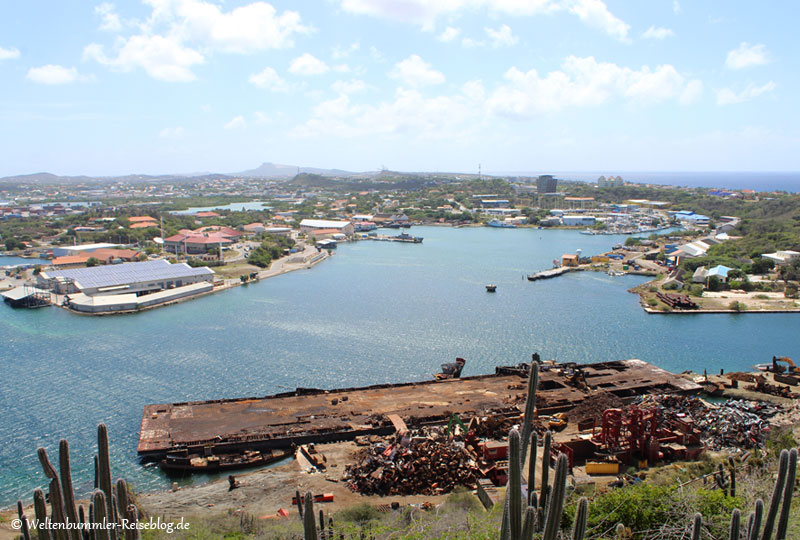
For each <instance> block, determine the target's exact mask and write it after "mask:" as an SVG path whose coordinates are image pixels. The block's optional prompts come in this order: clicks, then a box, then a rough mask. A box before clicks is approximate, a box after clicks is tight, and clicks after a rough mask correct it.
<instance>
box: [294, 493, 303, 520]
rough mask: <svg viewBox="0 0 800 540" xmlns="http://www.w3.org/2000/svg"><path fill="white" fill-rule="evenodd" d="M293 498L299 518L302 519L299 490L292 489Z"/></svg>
mask: <svg viewBox="0 0 800 540" xmlns="http://www.w3.org/2000/svg"><path fill="white" fill-rule="evenodd" d="M294 500H295V501H297V511H298V512H299V513H300V519H303V499H301V498H300V490H299V489H296V490H295V491H294Z"/></svg>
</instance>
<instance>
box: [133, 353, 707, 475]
mask: <svg viewBox="0 0 800 540" xmlns="http://www.w3.org/2000/svg"><path fill="white" fill-rule="evenodd" d="M542 366H543V367H542V370H541V374H540V382H539V391H538V393H537V411H538V414H553V413H556V412H562V411H568V410H570V409H572V408H573V407H575V406H576V405H577V404H578V403H580V402H581V401H583V400H584V399H585V398H586V397H588V396H589V395H591V393H592V392H596V391H605V392H610V393H612V394H615V395H617V396H618V397H620V398H622V399H623V400H626V399H633V398H634V397H636V396H639V395H643V394H655V393H658V394H665V393H667V394H668V393H682V394H690V393H697V392H699V391H700V390H701V387H700V386H698V385H696V384H694V383H693V382H691V381H689V380H686V379H683V378H681V377H679V376H676V375H674V374H672V373H670V372H668V371H665V370H663V369H660V368H657V367H655V366H653V365H651V364H648V363H646V362H643V361H641V360H635V359H634V360H621V361H612V362H601V363H596V364H583V365H580V366H577V368H578V369H577V371H576V365H575V364H551V365H548V364H547V363H544V364H542ZM565 366H566V367H565ZM576 373H579V374H580V377H576V376H575V375H576ZM526 382H527V365H526V364H520V365H519V366H509V367H498V368H496V369H495V373H494V374H492V375H479V376H473V377H463V378H454V379H446V380H434V381H425V382H412V383H402V384H382V385H374V386H368V387H362V388H344V389H337V390H318V389H297V390H295V391H293V392H286V393H282V394H276V395H272V396H266V397H251V398H239V399H220V400H212V401H192V402H182V403H172V404H156V405H146V406H145V407H144V412H143V415H142V423H141V429H140V432H139V444H138V448H137V450H138V452H139V455H140V457H141V458H142V459H144V460H158V459H163V458H164V457H165V456H166V454H167V452H169V451H173V450H176V449H187V450H188V451H189V452H198V451H202V450H203V449H207V448H209V447H212V448H214V451H215V452H243V451H245V450H270V449H282V448H289V447H292V446H293V445H301V444H307V443H324V442H333V441H340V440H353V439H355V438H356V437H359V436H366V435H388V434H390V433H394V432H395V431H402V430H403V429H406V426H410V427H413V426H422V425H433V424H441V423H446V422H447V421H448V420H449V419H450V417H451V415H452V414H457V415H459V416H498V417H518V416H519V415H520V413H521V410H522V409H523V408H524V403H525V397H526Z"/></svg>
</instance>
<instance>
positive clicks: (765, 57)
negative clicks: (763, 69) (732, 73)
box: [725, 41, 770, 69]
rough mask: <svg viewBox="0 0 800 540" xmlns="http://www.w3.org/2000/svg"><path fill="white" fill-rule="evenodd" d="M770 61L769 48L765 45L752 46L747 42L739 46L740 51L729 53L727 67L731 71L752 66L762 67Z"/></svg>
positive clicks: (735, 50) (726, 60) (726, 61)
mask: <svg viewBox="0 0 800 540" xmlns="http://www.w3.org/2000/svg"><path fill="white" fill-rule="evenodd" d="M769 61H770V58H769V53H768V52H767V47H766V46H765V45H763V44H758V45H750V44H749V43H747V42H746V41H743V42H742V43H740V44H739V48H738V49H734V50H732V51H730V52H729V53H728V57H727V58H726V59H725V65H726V66H727V67H728V68H730V69H744V68H747V67H751V66H761V65H764V64H768V63H769Z"/></svg>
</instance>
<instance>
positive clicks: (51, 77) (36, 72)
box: [26, 64, 82, 84]
mask: <svg viewBox="0 0 800 540" xmlns="http://www.w3.org/2000/svg"><path fill="white" fill-rule="evenodd" d="M26 77H27V78H28V79H30V80H32V81H33V82H36V83H40V84H69V83H73V82H75V81H77V80H79V79H81V78H82V77H81V76H80V75H79V74H78V70H77V69H75V68H74V67H72V68H66V67H64V66H58V65H54V64H47V65H46V66H41V67H35V68H31V69H29V70H28V74H27V75H26Z"/></svg>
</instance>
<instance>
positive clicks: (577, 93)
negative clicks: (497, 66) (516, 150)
mask: <svg viewBox="0 0 800 540" xmlns="http://www.w3.org/2000/svg"><path fill="white" fill-rule="evenodd" d="M505 79H506V81H507V82H506V83H505V84H503V85H501V86H499V87H498V88H497V89H496V90H495V91H494V92H493V93H492V95H491V96H490V98H489V100H488V103H489V107H490V109H491V110H492V111H493V112H495V113H496V114H500V115H508V116H513V117H530V116H534V115H536V114H543V113H551V112H557V111H560V110H562V109H564V108H567V107H586V106H595V105H600V104H603V103H607V102H609V101H611V100H612V99H614V98H621V99H627V100H630V101H632V102H635V103H639V104H648V103H659V102H663V101H666V100H669V99H674V98H681V96H684V94H685V95H686V97H685V99H696V97H697V96H696V94H697V91H698V86H697V85H698V83H699V81H698V82H692V81H690V82H689V83H686V82H685V79H684V77H683V76H681V75H680V74H679V73H678V72H677V70H676V69H675V68H674V67H673V66H671V65H669V64H666V65H661V66H658V67H657V68H655V69H650V68H649V67H647V66H643V67H642V68H641V69H639V70H633V69H630V68H627V67H621V66H618V65H616V64H613V63H609V62H598V61H597V60H595V59H594V58H593V57H591V56H590V57H586V58H579V57H576V56H570V57H568V58H567V59H566V60H565V62H564V64H563V65H562V66H561V70H559V71H553V72H551V73H548V74H547V75H546V76H544V77H543V76H540V75H539V73H538V72H537V71H536V70H535V69H532V70H530V71H528V72H522V71H520V70H519V69H517V68H516V67H512V68H511V69H509V70H508V71H507V72H506V74H505ZM687 92H688V93H687Z"/></svg>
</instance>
